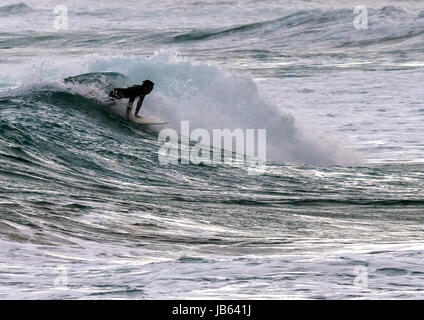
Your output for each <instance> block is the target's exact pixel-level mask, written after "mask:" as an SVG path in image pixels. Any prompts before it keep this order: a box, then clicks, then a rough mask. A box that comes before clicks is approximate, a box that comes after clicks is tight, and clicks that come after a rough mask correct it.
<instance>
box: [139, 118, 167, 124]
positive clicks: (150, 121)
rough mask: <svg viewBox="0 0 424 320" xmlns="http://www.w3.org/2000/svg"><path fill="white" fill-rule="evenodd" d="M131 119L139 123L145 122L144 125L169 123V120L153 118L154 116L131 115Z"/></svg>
mask: <svg viewBox="0 0 424 320" xmlns="http://www.w3.org/2000/svg"><path fill="white" fill-rule="evenodd" d="M131 121H132V122H135V123H139V124H145V125H155V124H167V123H171V122H169V121H163V120H160V119H154V118H143V117H131Z"/></svg>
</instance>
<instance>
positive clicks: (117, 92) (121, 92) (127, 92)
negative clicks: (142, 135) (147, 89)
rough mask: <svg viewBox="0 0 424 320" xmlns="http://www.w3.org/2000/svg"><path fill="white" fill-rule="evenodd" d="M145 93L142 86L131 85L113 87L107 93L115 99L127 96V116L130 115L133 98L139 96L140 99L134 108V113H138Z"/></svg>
mask: <svg viewBox="0 0 424 320" xmlns="http://www.w3.org/2000/svg"><path fill="white" fill-rule="evenodd" d="M145 96H146V95H145V94H144V90H143V88H142V86H132V87H129V88H115V89H113V90H112V91H111V92H110V93H109V97H111V98H115V99H124V98H128V99H129V101H128V107H127V118H129V116H130V112H131V108H132V104H133V103H134V100H135V98H137V97H140V99H139V100H138V102H137V107H136V109H135V115H137V114H138V112H139V111H140V108H141V105H142V104H143V100H144V97H145Z"/></svg>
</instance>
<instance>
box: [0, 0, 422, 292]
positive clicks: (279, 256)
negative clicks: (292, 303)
mask: <svg viewBox="0 0 424 320" xmlns="http://www.w3.org/2000/svg"><path fill="white" fill-rule="evenodd" d="M339 2H340V1H333V0H328V1H325V2H323V1H310V0H308V1H302V0H297V1H291V0H288V1H284V4H282V2H281V1H254V0H252V1H250V0H248V1H243V2H241V1H237V0H226V1H212V0H206V1H201V2H198V1H197V0H187V1H183V2H181V1H178V2H175V1H171V0H169V1H168V0H165V1H160V2H155V3H154V4H153V2H152V4H151V5H149V6H146V4H145V3H144V2H134V1H130V0H128V1H127V0H122V1H119V2H116V1H111V0H105V1H102V2H101V4H100V2H98V1H94V2H92V1H81V0H73V1H70V0H63V1H61V4H64V5H66V6H67V7H68V9H69V10H68V14H69V19H68V23H69V29H68V30H54V29H53V20H54V18H55V14H54V11H53V10H54V8H55V6H56V5H57V1H56V0H46V1H42V2H40V1H37V0H27V1H25V2H22V3H18V2H16V1H11V0H4V1H3V2H2V3H1V5H0V16H1V18H0V50H1V52H2V54H1V55H0V257H1V259H0V270H2V271H1V272H0V298H5V299H8V298H11V299H19V298H25V299H27V298H33V299H42V298H46V299H50V298H56V299H81V298H91V299H97V298H121V299H122V298H129V299H155V298H159V299H165V298H167V299H175V298H182V299H190V298H197V299H199V298H205V299H217V298H227V299H240V298H246V299H250V298H257V299H262V298H263V299H275V298H280V299H283V298H307V299H326V298H331V299H342V298H343V299H346V298H348V299H350V298H361V299H364V298H376V299H381V298H382V297H384V298H387V299H399V298H413V299H419V298H423V293H422V290H421V289H422V283H423V273H422V270H421V269H422V267H421V266H422V256H423V253H424V252H423V241H422V213H423V209H424V202H423V190H424V174H423V172H424V170H423V169H424V166H423V161H422V154H423V146H424V143H423V137H424V126H423V125H422V124H423V123H424V109H423V105H424V96H423V95H422V83H423V80H424V79H423V72H422V71H423V63H422V61H423V58H424V57H423V52H424V51H423V50H422V49H423V48H422V30H424V28H423V16H424V15H423V12H424V11H423V10H424V9H423V8H422V5H421V3H420V2H418V1H402V2H397V3H394V2H393V1H386V0H375V1H367V0H365V1H362V3H364V4H365V5H367V6H368V13H369V28H368V29H366V30H356V29H355V28H353V19H354V17H355V14H354V12H353V8H354V6H355V5H356V4H357V3H354V2H353V1H352V2H351V1H344V2H343V4H340V3H339ZM122 17H125V19H123V18H122ZM145 79H151V80H153V81H154V82H155V84H156V85H155V88H154V91H153V92H152V94H151V95H149V96H148V97H146V99H145V101H144V103H143V108H142V113H143V114H144V115H148V116H157V117H160V118H162V119H164V120H168V121H172V123H171V124H169V125H168V127H170V128H173V129H175V130H177V131H178V130H179V129H180V121H182V120H188V121H189V123H190V129H191V130H194V129H196V128H204V129H207V130H208V132H211V131H212V130H213V129H215V128H220V129H222V128H229V129H234V128H242V129H261V128H264V129H266V130H267V152H268V161H267V165H266V169H265V170H264V172H262V174H260V175H249V174H248V171H247V170H245V169H246V168H245V167H241V166H236V165H227V164H218V165H216V164H214V165H209V164H199V165H197V164H194V163H190V164H188V165H184V164H168V165H164V164H161V163H160V162H159V159H158V151H159V150H160V147H161V143H159V142H158V132H159V130H160V129H162V128H167V127H165V126H163V127H157V128H156V127H150V128H149V127H143V126H140V125H137V124H135V123H132V122H129V121H127V120H126V119H125V117H124V115H125V108H126V101H122V103H116V104H113V105H110V104H108V103H107V94H108V93H109V91H110V90H111V89H112V88H114V87H125V86H129V85H132V84H136V83H140V82H141V81H143V80H145ZM191 146H193V144H192V145H191ZM358 154H359V156H358ZM361 270H362V271H364V270H365V271H366V272H367V273H368V275H369V278H368V284H367V285H368V287H367V288H364V287H360V288H358V287H355V282H354V279H355V276H357V275H358V271H361Z"/></svg>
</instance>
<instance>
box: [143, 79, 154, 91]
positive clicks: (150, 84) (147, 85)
mask: <svg viewBox="0 0 424 320" xmlns="http://www.w3.org/2000/svg"><path fill="white" fill-rule="evenodd" d="M154 85H155V84H154V83H153V81H150V80H144V81H143V83H142V84H141V88H142V89H143V92H144V94H149V93H150V92H152V90H153V87H154Z"/></svg>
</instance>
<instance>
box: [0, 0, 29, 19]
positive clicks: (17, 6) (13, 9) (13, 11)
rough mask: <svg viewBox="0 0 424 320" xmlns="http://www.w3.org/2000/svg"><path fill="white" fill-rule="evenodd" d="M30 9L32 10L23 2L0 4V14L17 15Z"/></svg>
mask: <svg viewBox="0 0 424 320" xmlns="http://www.w3.org/2000/svg"><path fill="white" fill-rule="evenodd" d="M32 11H34V9H32V8H31V7H29V6H28V5H27V4H25V3H23V2H19V3H14V4H10V5H6V6H0V16H10V15H19V14H24V13H29V12H32Z"/></svg>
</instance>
